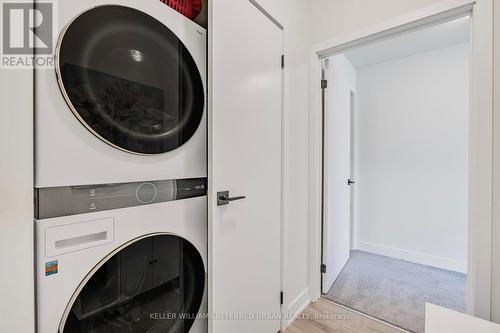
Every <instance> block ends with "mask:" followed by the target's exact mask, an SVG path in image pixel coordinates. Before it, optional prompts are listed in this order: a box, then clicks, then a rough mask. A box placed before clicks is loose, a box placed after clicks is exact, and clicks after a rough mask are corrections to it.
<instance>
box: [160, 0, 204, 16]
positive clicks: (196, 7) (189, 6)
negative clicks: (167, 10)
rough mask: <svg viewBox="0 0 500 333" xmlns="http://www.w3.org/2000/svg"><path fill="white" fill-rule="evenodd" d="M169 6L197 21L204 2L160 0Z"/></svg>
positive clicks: (197, 0)
mask: <svg viewBox="0 0 500 333" xmlns="http://www.w3.org/2000/svg"><path fill="white" fill-rule="evenodd" d="M160 1H161V2H163V3H164V4H166V5H167V6H170V7H172V8H173V9H175V10H176V11H178V12H179V13H181V14H182V15H184V16H186V17H188V18H190V19H192V20H193V19H195V18H196V17H197V16H198V15H199V14H200V13H201V9H202V8H203V3H202V0H160Z"/></svg>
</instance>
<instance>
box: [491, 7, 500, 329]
mask: <svg viewBox="0 0 500 333" xmlns="http://www.w3.org/2000/svg"><path fill="white" fill-rule="evenodd" d="M494 15H495V22H494V25H495V33H494V36H495V58H494V64H495V77H494V82H495V85H494V86H495V100H494V107H495V110H494V113H495V115H498V114H500V4H499V3H498V2H495V3H494ZM494 126H495V128H500V117H499V116H495V123H494ZM494 147H495V159H494V166H493V169H494V170H500V135H498V134H497V135H496V136H495V143H494ZM493 181H494V192H493V205H494V207H495V208H494V210H493V230H492V235H493V258H492V259H493V260H492V262H493V267H492V270H493V272H492V277H493V278H492V280H493V285H492V302H491V317H492V320H493V321H495V322H497V323H500V211H499V208H500V177H499V175H498V174H496V175H495V177H494V179H493Z"/></svg>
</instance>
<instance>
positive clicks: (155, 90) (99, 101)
mask: <svg viewBox="0 0 500 333" xmlns="http://www.w3.org/2000/svg"><path fill="white" fill-rule="evenodd" d="M56 71H57V75H58V81H59V86H60V88H61V91H62V93H63V96H64V98H65V100H66V102H67V104H68V106H69V107H70V108H71V110H72V111H73V113H74V114H75V116H76V117H77V118H78V119H79V120H80V122H81V123H82V124H83V125H84V126H85V127H86V128H87V129H88V130H89V131H91V132H92V133H93V134H94V135H96V136H97V137H98V138H100V139H101V140H102V141H104V142H106V143H108V144H110V145H112V146H114V147H115V148H118V149H121V150H123V151H126V152H130V153H135V154H141V155H149V154H161V153H165V152H168V151H172V150H174V149H176V148H178V147H180V146H182V145H183V144H184V143H186V142H187V141H188V140H189V139H190V138H191V137H192V136H193V135H194V133H195V132H196V130H197V129H198V127H199V125H200V123H201V119H202V117H203V112H204V105H205V95H204V86H203V81H202V78H201V75H200V72H199V69H198V67H197V65H196V62H195V61H194V59H193V57H192V55H191V54H190V53H189V51H188V49H187V48H186V46H185V45H184V44H183V43H182V41H181V40H180V39H179V38H178V37H177V36H176V35H175V34H174V33H173V32H172V31H171V30H170V29H169V28H168V27H167V26H165V25H164V24H163V23H161V22H160V21H158V20H157V19H155V18H153V17H152V16H150V15H147V14H145V13H144V12H141V11H139V10H136V9H132V8H129V7H123V6H116V5H109V6H101V7H95V8H93V9H90V10H88V11H86V12H84V13H83V14H81V15H80V16H78V17H77V18H75V19H74V20H73V21H72V22H71V23H70V24H69V25H68V27H67V28H66V30H65V31H64V32H63V35H62V37H61V39H60V43H59V45H58V49H57V61H56Z"/></svg>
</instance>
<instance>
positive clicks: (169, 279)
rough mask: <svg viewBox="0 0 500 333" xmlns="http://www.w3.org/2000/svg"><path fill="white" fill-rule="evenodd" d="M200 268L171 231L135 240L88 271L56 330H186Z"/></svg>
mask: <svg viewBox="0 0 500 333" xmlns="http://www.w3.org/2000/svg"><path fill="white" fill-rule="evenodd" d="M204 290H205V268H204V264H203V259H202V258H201V256H200V254H199V252H198V251H197V250H196V248H195V247H194V246H193V245H192V244H191V243H189V242H187V241H186V240H184V239H182V238H179V237H177V236H170V235H162V236H153V237H149V238H145V239H142V240H140V241H137V242H135V243H133V244H131V245H129V246H127V247H126V248H124V249H123V250H121V251H120V252H118V253H117V254H115V255H113V256H112V257H111V258H110V259H109V260H107V261H106V263H105V264H104V265H103V266H101V267H100V268H99V269H98V270H97V271H96V272H95V273H93V274H92V276H91V277H90V279H89V280H88V281H87V283H86V284H85V285H84V286H83V288H82V289H81V291H80V293H79V294H78V297H77V298H76V300H75V302H74V303H73V304H71V305H70V306H71V310H70V311H69V314H68V316H67V319H66V321H65V323H63V325H62V326H63V327H64V329H63V331H62V333H115V332H116V333H124V332H131V333H146V332H147V333H166V332H169V333H187V332H189V330H190V329H191V327H192V325H193V323H194V322H195V320H196V319H197V318H199V317H200V314H199V310H200V307H201V303H202V300H203V295H204Z"/></svg>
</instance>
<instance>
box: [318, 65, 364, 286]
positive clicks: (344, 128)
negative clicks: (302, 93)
mask: <svg viewBox="0 0 500 333" xmlns="http://www.w3.org/2000/svg"><path fill="white" fill-rule="evenodd" d="M355 77H356V75H355V72H354V68H353V67H352V65H351V64H350V63H349V62H348V61H347V59H346V58H345V57H344V56H334V57H331V58H328V59H326V60H325V61H324V79H326V81H327V88H326V89H324V90H323V92H324V102H325V103H324V171H323V174H324V181H323V183H324V201H323V260H322V262H323V265H324V266H323V274H322V292H323V293H324V294H326V293H328V291H329V290H330V288H331V287H332V285H333V283H334V282H335V280H336V279H337V278H338V276H339V274H340V272H341V271H342V269H343V268H344V266H345V265H346V263H347V261H348V260H349V256H350V249H351V214H350V211H351V190H350V188H351V186H350V185H349V180H350V177H351V109H352V108H351V101H353V98H352V96H351V93H352V91H353V89H355V88H356V87H355Z"/></svg>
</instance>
